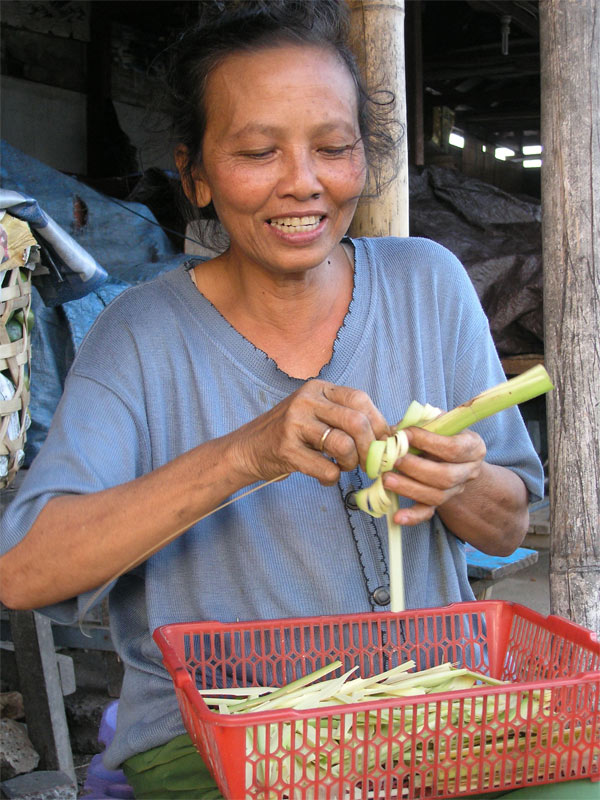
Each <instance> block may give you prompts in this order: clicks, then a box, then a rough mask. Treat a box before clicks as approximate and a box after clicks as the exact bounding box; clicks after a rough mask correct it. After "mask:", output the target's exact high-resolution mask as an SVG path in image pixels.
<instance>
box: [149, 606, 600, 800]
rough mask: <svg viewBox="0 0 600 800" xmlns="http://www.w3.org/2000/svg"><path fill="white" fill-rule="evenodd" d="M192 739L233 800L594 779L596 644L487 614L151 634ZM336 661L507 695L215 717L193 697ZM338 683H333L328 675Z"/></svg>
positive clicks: (546, 624)
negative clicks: (466, 671) (488, 680)
mask: <svg viewBox="0 0 600 800" xmlns="http://www.w3.org/2000/svg"><path fill="white" fill-rule="evenodd" d="M154 638H155V640H156V642H157V644H158V646H159V647H160V649H161V651H162V654H163V660H164V663H165V666H166V667H167V669H168V671H169V673H170V674H171V677H172V679H173V682H174V685H175V691H176V693H177V697H178V701H179V705H180V708H181V713H182V716H183V720H184V723H185V726H186V728H187V730H188V732H189V734H190V736H191V738H192V741H193V742H194V744H195V746H196V747H197V749H198V750H199V752H200V754H201V755H202V757H203V759H204V760H205V762H206V763H207V764H208V765H209V766H210V768H211V770H212V772H213V775H214V777H215V779H216V781H217V783H218V785H219V788H220V790H221V792H222V793H223V794H224V795H225V797H227V798H233V800H241V798H260V799H261V800H275V798H288V800H297V798H306V799H307V800H308V799H309V798H310V800H313V799H315V800H316V798H336V799H340V800H341V798H352V800H354V798H374V800H382V799H383V798H392V797H399V798H400V797H404V798H411V800H412V798H429V797H436V798H448V797H461V796H467V795H470V794H475V793H480V792H485V791H494V790H508V789H514V788H519V787H523V786H531V785H535V784H544V783H554V782H558V781H568V780H573V779H575V778H591V779H592V780H600V642H598V641H597V640H596V638H595V637H594V636H593V635H592V634H591V633H590V632H589V631H587V630H585V629H584V628H582V627H580V626H578V625H575V624H574V623H572V622H569V621H567V620H565V619H562V618H560V617H556V616H550V617H543V616H541V615H540V614H538V613H536V612H534V611H532V610H530V609H528V608H526V607H524V606H521V605H517V604H514V603H508V602H504V601H496V600H486V601H483V602H472V603H456V604H453V605H450V606H446V607H444V608H431V609H421V610H416V611H406V612H402V613H389V612H385V613H375V614H373V613H367V614H354V615H346V616H339V617H305V618H297V619H280V620H268V621H260V622H238V623H230V624H224V623H219V622H199V623H179V624H174V625H165V626H162V627H161V628H158V629H157V630H156V631H155V632H154ZM336 659H339V660H340V661H341V662H342V664H343V668H342V669H340V671H339V673H338V674H341V673H342V672H343V671H346V670H348V669H350V668H352V667H353V666H355V665H358V666H359V671H358V674H360V675H361V676H363V677H366V676H367V675H371V674H376V673H379V672H382V671H384V670H386V669H390V668H391V667H393V666H396V665H397V664H398V663H402V662H404V661H406V660H408V659H413V660H414V661H415V663H416V667H415V668H416V669H417V670H420V669H424V668H426V667H430V666H433V665H434V664H436V663H441V662H444V661H452V662H455V663H456V662H458V663H461V664H463V665H467V666H469V667H470V668H471V669H474V670H477V671H479V672H481V673H484V674H487V675H490V676H492V677H494V678H499V679H501V680H505V681H507V682H509V684H508V685H507V686H479V687H476V688H472V689H468V690H461V691H453V692H446V693H441V692H440V693H437V694H428V695H421V696H418V697H405V698H394V699H391V700H379V701H374V702H361V703H354V704H351V705H339V706H337V705H336V706H330V707H327V708H325V709H322V708H319V709H313V710H310V709H309V710H304V711H291V710H278V711H270V712H254V713H251V712H249V713H245V714H219V713H216V712H215V711H212V710H209V708H208V706H207V705H206V704H205V702H204V701H203V699H202V698H201V696H200V694H199V692H198V689H199V688H211V687H215V686H217V687H219V686H255V685H261V684H268V685H282V684H284V683H287V682H289V681H290V680H293V679H294V678H297V677H299V676H300V675H304V674H307V673H309V672H312V671H314V670H316V669H318V668H319V667H322V666H324V665H325V664H328V663H331V662H332V661H335V660H336ZM328 677H331V676H328Z"/></svg>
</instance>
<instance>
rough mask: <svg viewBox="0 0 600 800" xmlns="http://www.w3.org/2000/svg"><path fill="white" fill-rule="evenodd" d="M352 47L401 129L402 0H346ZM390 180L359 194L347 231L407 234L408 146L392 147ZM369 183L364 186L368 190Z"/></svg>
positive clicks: (403, 101) (403, 84)
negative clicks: (388, 96) (388, 98)
mask: <svg viewBox="0 0 600 800" xmlns="http://www.w3.org/2000/svg"><path fill="white" fill-rule="evenodd" d="M348 4H349V6H350V10H351V14H352V16H351V21H352V40H353V46H354V52H355V54H356V57H357V59H358V62H359V65H360V66H361V69H362V72H363V75H364V76H365V80H366V82H367V86H368V87H369V89H370V91H377V90H379V89H384V90H388V91H391V92H393V93H394V95H395V98H396V108H395V116H396V118H397V119H398V121H399V122H400V123H401V125H402V127H403V129H404V131H405V132H406V79H405V69H404V66H405V63H404V61H405V60H404V0H349V2H348ZM396 155H397V159H398V169H397V173H396V177H395V179H394V180H393V181H392V182H391V183H389V184H388V185H387V186H386V187H385V188H384V189H383V191H381V192H380V193H379V194H378V195H377V196H374V195H371V196H369V195H368V194H367V195H365V196H364V197H363V198H362V199H361V201H360V202H359V204H358V208H357V210H356V214H355V215H354V220H353V221H352V225H351V227H350V233H351V235H352V236H408V146H407V137H406V133H405V135H404V136H403V138H402V141H401V143H400V146H399V148H398V152H397V153H396ZM373 188H374V187H367V191H371V190H372V189H373Z"/></svg>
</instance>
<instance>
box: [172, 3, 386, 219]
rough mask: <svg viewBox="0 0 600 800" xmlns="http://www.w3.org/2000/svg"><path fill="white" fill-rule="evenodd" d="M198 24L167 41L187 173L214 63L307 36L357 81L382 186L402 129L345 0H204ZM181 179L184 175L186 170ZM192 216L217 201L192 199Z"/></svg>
mask: <svg viewBox="0 0 600 800" xmlns="http://www.w3.org/2000/svg"><path fill="white" fill-rule="evenodd" d="M200 10H201V13H200V19H199V21H198V23H197V24H195V25H194V26H193V27H191V28H190V29H188V30H187V31H185V32H184V33H183V34H181V35H180V36H179V38H178V39H177V41H176V42H175V43H174V44H173V45H172V46H171V47H170V48H169V51H170V53H169V55H170V65H169V68H168V74H167V78H168V96H167V100H168V105H167V108H166V111H167V113H168V114H169V116H170V119H171V131H172V136H173V142H174V143H176V144H183V145H185V147H186V148H187V150H188V153H189V160H188V165H187V176H188V177H191V176H190V171H191V168H192V166H193V165H194V164H198V163H199V162H200V160H201V157H202V140H203V137H204V131H205V127H206V119H205V111H204V94H205V90H206V84H207V80H208V78H209V76H210V74H211V73H212V71H213V70H214V69H215V67H217V66H218V65H219V63H221V62H222V61H223V59H225V58H226V57H227V56H229V55H231V54H233V53H235V52H243V51H246V52H251V51H255V50H259V49H262V48H265V47H272V46H277V45H279V44H284V43H290V44H299V45H303V44H308V45H316V46H323V47H327V48H330V49H332V50H334V51H335V52H336V53H337V55H338V56H339V57H340V58H341V59H342V61H343V63H344V64H345V65H346V67H347V68H348V70H349V72H350V74H351V75H352V78H353V79H354V83H355V85H356V90H357V96H358V121H359V128H360V132H361V137H362V141H363V146H364V149H365V156H366V160H367V165H368V173H369V184H370V186H371V187H374V189H375V191H379V190H380V188H381V186H382V185H383V184H385V183H387V182H388V181H389V180H391V179H392V178H393V176H394V174H395V171H396V158H397V155H396V151H397V144H398V141H399V136H398V135H397V133H396V130H397V124H396V122H395V120H394V119H393V118H392V116H391V112H392V111H393V108H394V96H393V94H392V93H391V92H381V91H379V92H374V93H373V94H371V95H370V94H369V93H368V92H367V89H366V86H365V84H364V81H363V79H362V76H361V75H360V72H359V69H358V66H357V64H356V60H355V58H354V55H353V53H352V51H351V49H350V46H349V43H348V40H349V28H350V19H349V10H348V6H347V4H346V2H345V0H204V2H203V3H202V4H201V5H200ZM182 177H183V179H184V180H185V178H186V173H185V171H184V174H183V176H182ZM186 205H187V209H186V210H187V214H186V215H187V216H188V219H200V220H202V219H204V220H216V218H217V217H216V213H215V210H214V208H213V206H212V203H211V204H210V205H209V206H207V207H205V208H202V209H198V208H195V207H192V205H191V203H187V204H186Z"/></svg>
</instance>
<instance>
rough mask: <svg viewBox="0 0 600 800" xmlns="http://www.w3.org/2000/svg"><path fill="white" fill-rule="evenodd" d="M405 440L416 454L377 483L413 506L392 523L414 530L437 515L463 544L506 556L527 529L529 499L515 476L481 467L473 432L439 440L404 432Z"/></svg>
mask: <svg viewBox="0 0 600 800" xmlns="http://www.w3.org/2000/svg"><path fill="white" fill-rule="evenodd" d="M406 434H407V436H408V441H409V443H410V445H411V447H414V448H416V449H418V450H420V451H421V454H420V455H413V454H412V453H408V454H407V455H405V456H404V458H401V459H400V460H399V461H397V462H396V466H395V471H394V472H387V473H386V474H385V475H384V477H383V485H384V486H385V488H386V489H389V490H391V491H393V492H396V494H399V495H402V496H403V497H407V498H409V499H411V500H414V504H413V505H412V506H409V507H408V508H401V509H400V510H399V511H398V512H397V513H396V514H395V515H394V520H395V521H396V522H397V523H398V524H399V525H416V524H418V523H419V522H424V521H426V520H428V519H431V517H432V516H433V515H434V513H435V512H436V511H437V512H438V513H439V516H440V518H441V519H442V521H443V522H444V524H445V525H446V527H447V528H448V529H449V530H450V531H452V532H453V533H454V534H455V535H456V536H458V537H459V538H460V539H462V540H463V541H466V542H470V543H471V544H472V545H473V546H474V547H476V548H477V549H478V550H482V551H483V552H484V553H489V554H490V555H499V556H506V555H510V553H512V552H513V551H514V550H515V548H516V547H518V546H519V545H520V544H521V542H522V541H523V538H524V537H525V534H526V533H527V528H528V525H529V508H528V497H529V495H528V492H527V487H526V486H525V484H524V482H523V481H522V479H521V478H520V477H519V475H517V474H516V473H515V472H513V471H512V470H511V469H508V468H506V467H501V466H499V465H497V464H489V463H488V462H487V461H484V459H485V455H486V447H485V444H484V442H483V439H482V438H481V437H480V436H479V435H478V434H476V433H475V432H474V431H471V430H467V431H463V432H462V433H458V434H456V435H455V436H440V435H439V434H435V433H430V432H429V431H425V430H423V429H422V428H407V429H406Z"/></svg>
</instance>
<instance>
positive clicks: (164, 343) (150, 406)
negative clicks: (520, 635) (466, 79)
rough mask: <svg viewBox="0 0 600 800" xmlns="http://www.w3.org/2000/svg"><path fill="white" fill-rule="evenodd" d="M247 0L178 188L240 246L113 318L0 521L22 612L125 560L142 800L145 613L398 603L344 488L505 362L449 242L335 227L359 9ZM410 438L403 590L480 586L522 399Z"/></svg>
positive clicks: (184, 139) (190, 61) (215, 50)
mask: <svg viewBox="0 0 600 800" xmlns="http://www.w3.org/2000/svg"><path fill="white" fill-rule="evenodd" d="M242 9H243V10H242V12H239V10H238V11H236V12H235V13H232V14H231V15H225V14H223V15H221V16H220V17H218V18H217V19H216V20H214V21H212V22H210V23H209V24H208V25H205V26H203V27H201V28H200V29H198V30H195V31H192V32H190V33H188V34H187V35H186V36H185V37H183V39H182V40H181V42H180V44H179V51H178V55H177V59H176V70H175V75H176V89H178V91H179V93H180V95H181V94H183V98H184V100H185V99H186V98H187V100H188V101H189V102H185V105H183V106H182V105H181V104H180V106H179V110H178V119H177V120H176V122H177V125H178V131H179V144H178V146H177V148H176V160H177V164H178V167H179V170H180V173H181V176H182V184H183V187H184V190H185V193H186V196H187V198H188V200H189V201H190V203H191V204H192V205H193V206H195V207H197V208H199V209H208V212H209V213H208V216H210V215H211V214H212V213H213V212H214V214H215V215H216V217H217V218H218V219H219V221H220V222H221V224H222V226H223V228H224V229H225V230H226V232H227V234H228V236H229V241H230V244H229V246H228V248H227V249H226V250H225V251H224V252H223V253H222V254H221V255H219V256H218V257H216V258H214V259H211V260H208V261H205V262H201V263H196V264H193V265H192V266H191V268H189V270H186V269H183V268H182V269H180V270H175V271H173V272H170V273H168V274H166V275H163V276H161V277H159V278H158V279H157V280H155V281H153V282H151V283H148V284H144V285H141V286H139V287H136V288H133V289H130V290H128V291H127V292H125V293H124V294H123V295H121V296H120V297H119V298H118V299H117V300H115V301H114V302H113V303H112V304H111V306H110V307H109V308H108V309H107V311H106V312H105V313H104V314H103V315H102V316H101V317H100V318H99V319H98V320H97V322H96V323H95V325H94V327H93V329H92V331H91V332H90V333H89V335H88V337H87V340H86V341H85V343H84V344H83V346H82V347H81V349H80V351H79V353H78V356H77V359H76V362H75V364H74V365H73V368H72V370H71V373H70V376H69V379H68V382H67V386H66V387H65V393H64V396H63V398H62V400H61V404H60V406H59V409H58V411H57V413H56V417H55V420H54V423H53V426H52V430H51V431H50V433H49V436H48V439H47V441H46V443H45V445H44V448H43V450H42V451H41V452H40V454H39V456H38V457H37V459H36V461H35V463H34V464H33V466H32V468H31V470H30V471H29V474H28V475H27V478H26V479H25V481H24V484H23V487H22V489H21V491H20V494H19V496H18V498H17V499H16V500H15V502H14V503H13V504H12V506H11V507H10V508H9V511H8V513H7V514H6V518H5V520H4V521H3V539H4V544H3V547H4V550H6V551H7V552H6V554H5V555H4V556H3V558H2V559H1V561H0V566H1V568H2V572H1V576H2V592H3V597H2V600H3V602H5V603H6V604H7V605H9V606H12V607H15V608H29V607H40V606H47V605H50V604H54V605H55V606H56V604H59V603H61V602H62V601H65V600H67V599H68V598H73V597H77V596H81V595H82V594H83V593H85V592H88V591H90V590H93V589H95V588H96V587H98V586H101V585H102V584H103V583H105V582H107V581H109V580H110V579H111V578H112V577H113V576H115V575H117V574H120V573H122V572H123V571H124V570H126V573H125V574H124V575H123V576H122V577H121V578H119V580H117V581H116V583H115V585H114V586H113V588H112V590H111V594H110V603H111V622H112V633H113V639H114V642H115V646H116V648H117V650H118V652H119V654H120V656H121V658H122V659H123V662H124V664H125V678H124V684H123V690H122V695H121V700H120V705H119V721H118V728H117V733H116V736H115V739H114V741H113V743H112V745H111V747H110V748H109V751H108V753H107V754H106V756H105V763H106V765H107V766H108V767H111V768H116V767H117V766H118V765H120V764H122V763H123V762H126V761H127V764H126V768H127V769H128V772H127V774H128V775H129V776H130V780H131V781H132V783H133V784H134V787H135V788H136V793H137V794H138V796H144V797H145V796H152V791H158V790H156V785H155V784H153V780H154V779H151V781H150V784H151V788H150V789H144V788H142V784H143V780H142V779H140V778H139V776H138V777H136V774H135V773H136V770H137V769H138V768H139V767H140V764H141V769H142V775H143V774H144V771H146V768H147V766H148V764H152V765H154V766H155V765H156V764H157V763H159V764H161V763H163V762H164V761H165V760H166V761H169V760H170V759H171V758H173V757H175V756H174V755H173V753H172V752H171V751H170V750H168V749H167V750H166V751H165V749H164V746H165V743H169V742H177V743H180V742H181V741H182V740H181V739H180V738H178V737H179V736H181V734H182V732H183V727H182V723H181V718H180V715H179V712H178V710H177V706H176V701H175V695H174V692H173V688H172V685H171V682H170V680H169V678H168V676H167V675H166V673H165V670H164V669H163V667H162V666H161V660H160V654H159V653H158V651H157V648H156V647H155V646H154V644H153V642H152V639H151V632H152V631H153V630H154V629H155V628H156V627H157V626H159V625H162V624H165V623H170V622H177V621H184V620H188V621H189V620H201V619H219V620H222V621H229V620H235V619H237V618H239V619H259V618H272V617H285V616H296V615H313V614H314V615H319V614H339V613H346V612H359V611H368V610H375V611H379V610H381V611H383V610H386V608H389V591H388V589H389V575H388V572H387V563H386V559H387V554H386V536H385V531H384V526H382V525H381V524H380V521H375V520H373V519H372V518H371V517H369V516H367V515H366V514H363V513H362V512H360V511H357V510H356V508H355V506H353V505H352V502H351V497H352V493H353V492H354V491H355V490H356V489H358V488H360V487H361V486H363V485H365V483H367V482H368V481H367V479H366V476H365V475H364V473H363V471H362V469H361V467H364V463H365V457H366V453H367V449H368V446H369V443H370V442H371V441H372V440H373V439H375V438H380V437H382V436H384V435H385V434H387V433H388V430H389V427H388V422H389V423H395V422H397V421H398V419H399V418H400V417H401V416H402V414H403V412H404V410H405V408H406V407H407V406H408V404H409V402H410V401H411V400H413V399H418V400H420V401H421V402H430V403H432V404H433V405H436V406H439V407H447V408H448V407H453V406H455V405H457V404H458V403H460V402H462V401H464V400H466V399H468V398H469V397H471V396H472V395H474V394H476V393H478V392H479V391H481V390H483V389H484V388H487V387H488V386H490V385H493V384H495V383H498V382H499V381H500V380H502V377H503V374H502V370H501V367H500V364H499V362H498V359H497V356H496V353H495V350H494V347H493V344H492V341H491V339H490V335H489V330H488V326H487V321H486V319H485V316H484V314H483V312H482V310H481V307H480V305H479V303H478V301H477V299H476V296H475V293H474V290H473V288H472V286H471V283H470V281H469V279H468V277H467V276H466V274H465V272H464V270H463V269H462V267H461V266H460V264H459V263H458V262H457V261H456V259H455V258H454V257H453V256H452V255H451V254H450V253H449V252H447V251H446V250H444V249H443V248H441V247H439V246H438V245H435V244H434V243H432V242H428V241H424V240H411V239H406V240H398V239H388V240H356V241H350V240H348V239H346V238H344V237H345V234H346V231H347V229H348V226H349V224H350V221H351V219H352V215H353V213H354V210H355V207H356V203H357V200H358V197H359V196H360V194H361V192H362V190H363V187H364V185H365V180H366V176H367V172H368V170H369V169H372V168H373V167H374V161H375V160H376V148H374V146H373V143H374V142H375V141H376V138H374V135H373V130H372V129H371V128H370V127H369V126H370V124H371V123H370V120H369V114H368V108H369V100H368V98H366V97H365V95H364V91H363V90H362V88H361V85H360V83H359V78H358V75H357V73H356V68H355V67H354V64H353V62H352V60H351V56H350V55H349V52H348V49H347V46H346V44H345V39H344V36H345V27H346V20H345V16H344V13H343V9H344V5H343V4H342V3H337V2H333V0H332V2H319V3H297V2H282V3H268V4H264V5H263V4H261V3H256V4H254V3H246V4H242ZM409 437H410V440H411V443H412V444H413V445H414V446H415V447H417V448H419V449H420V450H422V451H423V456H414V455H407V456H406V457H405V458H404V459H402V461H401V462H399V463H398V465H397V472H395V473H393V474H392V473H389V474H388V475H387V476H386V478H385V484H386V487H387V488H388V489H390V490H392V491H394V492H397V493H398V494H399V495H400V496H401V500H400V503H401V508H400V510H399V512H398V514H397V521H398V522H399V523H400V524H402V525H405V526H408V528H407V529H406V530H405V553H406V555H405V559H406V565H405V582H406V593H407V605H408V606H409V607H423V606H439V605H444V604H446V603H448V602H451V601H455V600H460V599H472V594H471V592H470V588H469V584H468V580H467V574H466V566H465V558H464V553H463V546H464V545H463V543H464V542H465V541H468V542H471V543H472V544H474V545H475V546H476V547H478V548H480V549H482V550H485V551H487V552H490V553H508V552H511V551H512V550H513V549H514V548H515V547H516V546H517V545H518V544H519V543H520V541H521V539H522V537H523V535H524V533H525V531H526V527H527V518H528V516H527V505H528V500H529V497H530V496H539V494H540V493H541V486H542V483H541V480H542V473H541V467H540V464H539V461H538V459H537V457H536V455H535V452H534V451H533V449H532V447H531V444H530V443H529V440H528V437H527V434H526V431H525V428H524V426H523V423H522V421H521V419H520V416H519V413H518V411H517V410H511V411H507V412H503V414H501V415H497V416H496V417H494V418H492V419H490V420H488V421H486V422H485V423H482V424H480V426H478V432H477V433H476V432H474V431H467V432H465V433H462V434H459V435H457V436H453V437H449V438H446V437H440V436H436V435H434V434H431V433H427V432H425V431H422V430H419V429H410V431H409ZM486 451H487V456H486ZM286 475H289V477H287V478H286V479H285V480H277V479H279V478H282V476H286ZM265 481H274V482H273V483H271V484H270V485H268V486H266V487H264V488H262V489H261V490H260V491H258V492H254V493H253V494H252V495H250V496H247V497H244V498H243V499H240V500H239V501H238V502H235V503H233V504H231V505H228V506H227V507H226V508H223V509H221V510H218V511H217V512H216V513H214V514H211V515H210V516H207V517H206V518H205V519H203V520H202V521H201V522H200V523H198V524H195V523H196V521H197V520H198V519H199V518H200V517H202V516H203V515H207V514H210V512H211V511H213V510H214V509H215V508H216V507H217V506H219V505H220V504H222V503H223V502H224V501H226V500H227V499H228V498H230V497H231V496H232V495H235V493H237V492H239V491H240V490H245V489H246V487H249V486H252V485H254V484H257V482H265ZM184 531H185V533H184V534H183V535H180V536H178V537H177V538H174V539H173V537H176V535H177V534H178V533H182V532H184ZM167 539H173V541H171V543H170V544H168V545H167V546H165V547H163V544H164V542H165V540H167ZM9 548H11V549H9ZM160 548H162V549H160ZM154 551H157V552H155V553H154V555H151V556H150V554H151V553H153V552H154ZM136 563H137V564H138V566H137V567H135V568H130V567H131V565H132V564H136ZM42 564H43V565H44V568H43V569H40V565H42ZM59 610H60V608H59ZM62 611H63V612H64V613H65V614H66V613H67V608H66V606H63V607H62ZM57 613H58V611H57V609H56V608H55V609H54V614H57ZM166 746H167V748H168V747H169V745H166ZM156 748H158V750H156ZM148 751H149V753H150V755H149V756H148V758H146V756H144V755H139V754H145V753H147V752H148ZM157 753H158V755H157ZM165 753H168V755H165ZM186 753H187V750H186ZM178 754H179V755H180V753H179V751H178ZM194 758H195V756H194ZM178 763H179V765H180V766H181V767H182V768H183V763H184V760H180V761H179V762H178ZM169 769H170V767H169ZM194 769H196V767H194ZM159 771H160V770H159ZM175 772H176V773H177V772H178V770H177V769H175ZM150 773H151V774H152V770H150ZM196 775H197V773H196ZM157 780H158V779H157ZM160 781H162V777H161V778H160ZM159 785H160V790H159V794H158V795H155V796H165V793H166V791H167V789H166V788H165V786H164V785H163V784H162V783H160V784H159ZM179 786H181V782H180V784H179ZM191 791H192V794H190V795H189V796H195V797H197V796H198V788H197V785H196V787H195V788H193V789H192V790H191ZM147 792H149V793H147ZM194 792H195V794H194ZM161 793H162V794H161ZM176 796H177V797H183V796H186V795H185V794H183V790H182V789H181V788H179V789H178V790H177V792H176Z"/></svg>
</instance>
